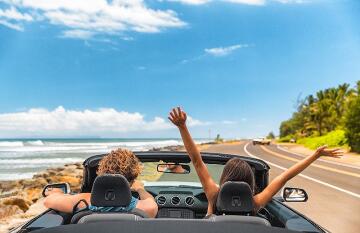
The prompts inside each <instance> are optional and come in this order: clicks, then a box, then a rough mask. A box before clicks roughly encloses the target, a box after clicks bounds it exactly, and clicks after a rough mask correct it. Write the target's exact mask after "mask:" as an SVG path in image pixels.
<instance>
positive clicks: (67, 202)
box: [44, 149, 158, 217]
mask: <svg viewBox="0 0 360 233" xmlns="http://www.w3.org/2000/svg"><path fill="white" fill-rule="evenodd" d="M141 170H142V169H141V164H140V161H139V159H138V158H137V157H136V156H135V155H134V153H132V152H131V151H129V150H125V149H117V150H114V151H111V152H110V153H109V154H108V155H106V156H105V157H103V158H102V159H101V161H100V163H99V167H98V170H97V174H98V175H103V174H121V175H123V176H124V177H125V178H126V179H127V180H128V182H129V183H130V186H131V188H132V189H133V190H134V191H136V192H137V193H139V196H140V200H138V199H136V198H134V197H133V198H132V200H131V203H130V205H129V206H127V208H126V210H127V211H130V210H132V209H134V208H137V209H140V210H143V211H144V212H145V213H147V214H148V216H149V217H155V216H156V214H157V211H158V207H157V204H156V202H155V200H154V197H153V196H152V195H151V194H150V193H148V192H147V191H146V190H145V189H144V185H143V184H142V183H141V182H140V181H136V178H137V177H138V176H139V175H140V173H141ZM81 199H85V200H86V201H87V202H88V203H90V199H91V193H79V194H76V195H69V194H64V193H62V191H60V190H57V189H53V190H51V191H49V192H48V195H47V196H46V197H45V199H44V205H45V207H47V208H51V209H54V210H58V211H61V212H66V213H71V212H72V209H73V207H74V205H75V204H76V203H77V202H78V201H79V200H81ZM90 204H91V203H90ZM113 211H117V210H116V209H114V210H113Z"/></svg>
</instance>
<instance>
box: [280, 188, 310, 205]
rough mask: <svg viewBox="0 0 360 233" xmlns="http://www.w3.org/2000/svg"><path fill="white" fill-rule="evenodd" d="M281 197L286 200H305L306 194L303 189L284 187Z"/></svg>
mask: <svg viewBox="0 0 360 233" xmlns="http://www.w3.org/2000/svg"><path fill="white" fill-rule="evenodd" d="M282 197H283V198H284V201H286V202H305V201H307V199H308V195H307V193H306V191H305V190H304V189H300V188H290V187H285V188H284V189H283V192H282Z"/></svg>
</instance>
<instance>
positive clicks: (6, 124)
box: [0, 106, 208, 137]
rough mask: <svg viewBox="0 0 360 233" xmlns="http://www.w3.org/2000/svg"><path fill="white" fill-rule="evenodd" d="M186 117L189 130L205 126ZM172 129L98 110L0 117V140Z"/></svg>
mask: <svg viewBox="0 0 360 233" xmlns="http://www.w3.org/2000/svg"><path fill="white" fill-rule="evenodd" d="M207 124H208V123H207V122H202V121H200V120H197V119H193V118H191V117H189V119H188V125H189V126H191V127H192V126H202V125H207ZM171 128H173V126H172V125H171V124H170V123H169V122H168V120H167V119H166V120H165V119H164V118H161V117H155V118H154V119H152V120H145V118H144V115H143V114H141V113H138V112H133V113H130V112H125V111H117V110H115V109H113V108H102V109H98V110H88V109H86V110H83V111H78V110H67V109H65V108H63V107H61V106H60V107H57V108H56V109H54V110H48V109H44V108H32V109H29V110H28V111H22V112H16V113H2V114H0V137H21V136H107V135H117V134H121V133H122V134H123V133H130V132H139V133H141V132H147V131H161V130H167V129H171Z"/></svg>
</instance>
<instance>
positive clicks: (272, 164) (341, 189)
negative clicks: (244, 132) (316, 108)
mask: <svg viewBox="0 0 360 233" xmlns="http://www.w3.org/2000/svg"><path fill="white" fill-rule="evenodd" d="M249 144H250V142H248V143H247V144H246V145H245V147H244V151H245V153H246V154H248V155H249V156H251V157H254V158H256V159H260V160H262V161H264V162H266V163H267V164H269V165H271V166H273V167H276V168H279V169H281V170H283V171H286V170H288V169H287V168H285V167H282V166H280V165H277V164H275V163H272V162H269V161H266V160H264V159H262V158H259V157H257V156H255V155H253V154H252V153H250V152H249V151H248V149H247V147H248V145H249ZM299 176H301V177H303V178H305V179H308V180H311V181H313V182H316V183H318V184H322V185H325V186H327V187H329V188H332V189H335V190H338V191H340V192H343V193H346V194H349V195H351V196H353V197H356V198H359V199H360V194H358V193H354V192H351V191H349V190H346V189H343V188H340V187H337V186H335V185H332V184H329V183H326V182H324V181H321V180H318V179H315V178H312V177H310V176H307V175H303V174H299Z"/></svg>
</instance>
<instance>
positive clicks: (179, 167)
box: [157, 163, 190, 174]
mask: <svg viewBox="0 0 360 233" xmlns="http://www.w3.org/2000/svg"><path fill="white" fill-rule="evenodd" d="M157 171H158V172H163V173H174V174H189V173H190V166H189V165H186V164H177V163H164V164H158V165H157Z"/></svg>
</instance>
